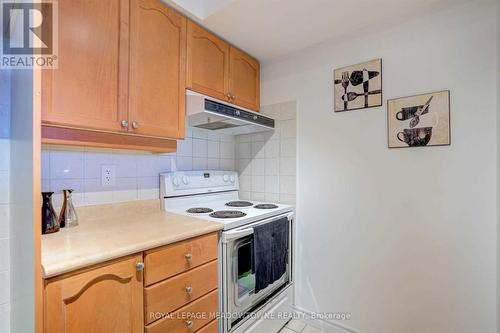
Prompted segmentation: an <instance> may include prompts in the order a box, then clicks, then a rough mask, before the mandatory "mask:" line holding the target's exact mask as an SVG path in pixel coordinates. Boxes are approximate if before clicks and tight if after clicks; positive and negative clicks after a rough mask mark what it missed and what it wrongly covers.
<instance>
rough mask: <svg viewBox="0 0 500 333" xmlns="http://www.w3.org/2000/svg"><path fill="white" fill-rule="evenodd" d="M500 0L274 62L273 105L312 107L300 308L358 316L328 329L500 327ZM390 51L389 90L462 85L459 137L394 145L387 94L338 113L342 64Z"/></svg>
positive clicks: (301, 176)
mask: <svg viewBox="0 0 500 333" xmlns="http://www.w3.org/2000/svg"><path fill="white" fill-rule="evenodd" d="M495 6H496V2H495V1H487V0H485V1H474V2H470V3H469V4H465V5H460V6H454V7H452V8H448V9H443V10H442V11H441V12H436V13H428V15H426V16H423V17H415V19H414V20H411V21H408V22H405V23H404V24H402V25H394V26H392V27H390V24H385V23H384V24H381V26H384V27H385V28H381V27H375V28H374V29H373V30H372V31H369V32H367V31H363V32H361V33H359V34H357V35H356V34H353V35H350V36H346V38H344V39H342V40H338V41H331V42H329V43H325V44H323V45H319V46H317V47H314V48H310V49H308V50H304V51H302V52H299V53H297V54H294V55H290V56H288V57H286V58H281V59H278V60H276V61H274V62H272V63H268V64H264V66H263V82H262V103H263V104H264V105H267V104H273V103H278V102H282V101H287V100H297V105H298V119H297V124H298V130H297V140H298V142H297V145H298V152H297V154H298V155H297V156H298V170H297V174H298V184H297V213H298V219H297V220H298V228H299V229H298V237H299V248H298V265H299V267H298V276H297V295H296V296H297V306H298V307H300V308H302V309H304V310H306V311H315V312H349V313H351V315H352V318H351V320H349V321H344V322H342V323H340V325H338V326H337V330H335V329H334V327H335V326H325V328H326V329H329V330H331V331H335V332H340V331H342V332H343V330H342V329H340V328H339V327H341V326H342V325H344V326H345V327H348V328H350V329H352V330H354V331H356V332H369V333H402V332H404V333H422V332H426V333H443V332H446V333H452V332H453V333H470V332H481V333H492V332H496V331H497V329H496V324H497V322H496V313H497V308H496V263H497V256H496V237H497V231H496V223H497V222H496V214H497V213H496V202H497V200H496V196H497V193H496V184H497V170H496V153H497V142H496V135H497V128H496V117H497V113H496V94H497V81H496V73H497V72H496V69H497V68H496V66H497V63H496V56H497V46H496V45H497V40H496V12H497V11H496V7H495ZM386 23H387V22H386ZM378 57H381V58H383V67H384V68H383V86H384V99H388V98H394V97H400V96H409V95H414V94H418V93H425V92H432V91H437V90H442V89H450V90H451V126H452V145H451V146H449V147H424V148H414V149H394V150H390V149H388V148H387V128H386V117H387V114H386V103H385V102H384V105H383V107H381V108H373V109H368V110H361V111H352V112H344V113H333V111H332V108H333V107H332V106H333V97H332V70H333V69H334V68H338V67H342V66H345V65H349V64H355V63H358V62H361V61H366V60H370V59H373V58H378Z"/></svg>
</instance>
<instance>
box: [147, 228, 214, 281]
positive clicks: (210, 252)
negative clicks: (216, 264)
mask: <svg viewBox="0 0 500 333" xmlns="http://www.w3.org/2000/svg"><path fill="white" fill-rule="evenodd" d="M217 240H218V235H217V233H213V234H209V235H204V236H200V237H197V238H193V239H189V240H185V241H182V242H179V243H175V244H172V245H167V246H164V247H160V248H158V249H153V250H150V251H146V252H145V253H144V262H145V264H146V270H145V273H144V275H145V277H144V282H145V283H144V284H145V285H146V286H149V285H151V284H153V283H156V282H159V281H161V280H164V279H167V278H170V277H172V276H174V275H177V274H179V273H182V272H185V271H188V270H189V269H191V268H195V267H197V266H200V265H203V264H205V263H207V262H209V261H212V260H214V259H217Z"/></svg>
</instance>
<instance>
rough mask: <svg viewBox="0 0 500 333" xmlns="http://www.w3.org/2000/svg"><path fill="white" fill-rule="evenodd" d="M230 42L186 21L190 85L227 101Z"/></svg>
mask: <svg viewBox="0 0 500 333" xmlns="http://www.w3.org/2000/svg"><path fill="white" fill-rule="evenodd" d="M228 77H229V44H227V43H226V42H224V41H223V40H222V39H220V38H218V37H217V36H215V35H214V34H212V33H210V32H208V31H207V30H205V29H203V28H202V27H200V26H199V25H197V24H195V23H193V22H191V21H188V23H187V88H188V89H191V90H194V91H197V92H199V93H202V94H205V95H208V96H212V97H215V98H218V99H221V100H227V99H228V98H227V96H226V94H227V93H228V84H229V82H228V81H229V80H228Z"/></svg>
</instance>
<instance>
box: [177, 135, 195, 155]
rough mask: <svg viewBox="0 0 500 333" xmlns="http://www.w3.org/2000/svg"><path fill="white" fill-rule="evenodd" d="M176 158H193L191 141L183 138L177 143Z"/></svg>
mask: <svg viewBox="0 0 500 333" xmlns="http://www.w3.org/2000/svg"><path fill="white" fill-rule="evenodd" d="M176 154H177V156H191V157H192V156H193V139H192V138H185V139H184V140H178V141H177V152H176Z"/></svg>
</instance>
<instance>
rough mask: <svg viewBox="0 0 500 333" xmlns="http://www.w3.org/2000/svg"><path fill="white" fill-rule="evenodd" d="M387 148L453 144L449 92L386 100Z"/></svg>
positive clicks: (442, 91)
mask: <svg viewBox="0 0 500 333" xmlns="http://www.w3.org/2000/svg"><path fill="white" fill-rule="evenodd" d="M387 145H388V148H415V147H432V146H449V145H451V94H450V90H441V91H435V92H431V93H425V94H419V95H412V96H405V97H399V98H394V99H390V100H388V101H387Z"/></svg>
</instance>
